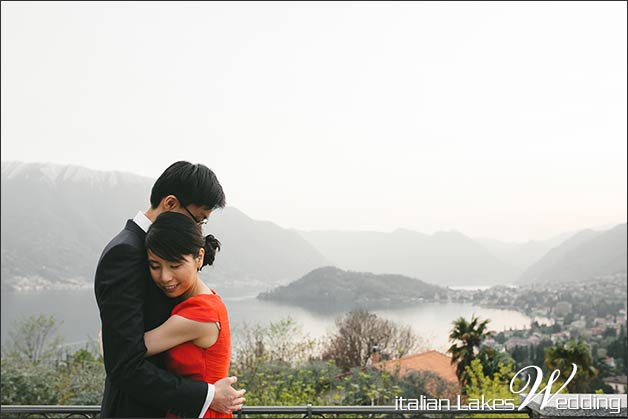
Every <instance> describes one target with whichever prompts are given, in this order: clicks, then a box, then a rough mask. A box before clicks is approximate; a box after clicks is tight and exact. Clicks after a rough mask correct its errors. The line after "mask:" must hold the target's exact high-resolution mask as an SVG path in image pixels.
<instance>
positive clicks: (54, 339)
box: [7, 314, 61, 364]
mask: <svg viewBox="0 0 628 419" xmlns="http://www.w3.org/2000/svg"><path fill="white" fill-rule="evenodd" d="M59 326H60V323H59V322H58V321H57V319H56V318H55V317H54V316H45V315H43V314H40V315H39V316H31V317H28V318H26V319H23V320H22V321H20V322H19V323H18V324H17V325H15V327H14V329H13V330H11V331H10V332H9V336H10V338H11V341H10V343H9V345H8V347H7V349H8V351H7V353H8V354H9V356H11V357H19V358H22V359H25V360H28V361H30V362H32V363H35V364H36V363H39V362H40V361H43V360H50V359H51V357H53V356H54V355H55V354H56V353H57V352H58V349H59V346H60V345H61V339H60V338H59V337H58V336H55V334H56V332H57V330H58V328H59Z"/></svg>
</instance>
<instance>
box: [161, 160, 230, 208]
mask: <svg viewBox="0 0 628 419" xmlns="http://www.w3.org/2000/svg"><path fill="white" fill-rule="evenodd" d="M168 195H174V196H176V197H177V199H178V200H179V202H181V205H183V206H185V205H190V204H195V205H204V206H207V207H209V208H211V209H216V208H224V207H225V205H226V199H225V193H224V192H223V190H222V186H221V185H220V182H218V178H217V177H216V174H215V173H214V172H212V171H211V169H209V168H208V167H207V166H205V165H202V164H192V163H190V162H187V161H178V162H176V163H173V164H171V165H170V167H168V168H167V169H166V170H165V171H164V172H163V173H162V174H161V176H159V178H158V179H157V180H156V181H155V184H154V185H153V189H152V190H151V193H150V205H151V207H153V208H157V206H158V205H159V203H160V202H161V200H162V199H164V198H165V197H166V196H168Z"/></svg>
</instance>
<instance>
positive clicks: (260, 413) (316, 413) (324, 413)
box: [0, 404, 533, 419]
mask: <svg viewBox="0 0 628 419" xmlns="http://www.w3.org/2000/svg"><path fill="white" fill-rule="evenodd" d="M473 414H475V415H477V414H481V415H482V417H489V418H490V417H528V418H529V417H533V414H532V412H531V411H530V410H529V409H527V408H526V409H524V410H522V411H512V410H492V411H485V410H466V409H443V410H399V409H396V408H395V406H313V405H311V404H308V405H305V406H245V407H243V408H242V410H239V411H237V412H234V415H233V416H234V418H256V417H271V418H273V417H282V418H301V419H314V418H342V417H351V418H400V419H403V418H443V419H444V418H453V417H456V418H466V417H471V415H473ZM99 415H100V406H43V405H42V406H2V407H1V411H0V417H1V418H7V419H8V418H11V419H23V418H24V419H26V418H33V419H34V418H88V419H92V418H98V417H99Z"/></svg>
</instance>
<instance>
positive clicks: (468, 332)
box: [448, 316, 492, 388]
mask: <svg viewBox="0 0 628 419" xmlns="http://www.w3.org/2000/svg"><path fill="white" fill-rule="evenodd" d="M489 322H490V320H489V319H486V320H482V321H480V319H479V318H478V317H476V316H472V317H471V321H469V322H468V321H467V320H466V319H465V318H464V317H459V318H458V319H456V320H455V321H454V322H453V326H454V327H453V329H451V332H450V333H449V340H450V342H452V345H451V346H450V347H449V349H448V352H449V353H451V363H452V364H454V363H455V364H456V375H457V376H458V380H459V381H460V384H461V385H462V386H463V388H464V387H465V386H466V385H467V384H468V383H469V377H468V374H467V370H466V368H467V366H469V365H471V361H473V360H474V359H475V358H476V356H477V353H478V352H479V348H480V346H481V344H482V341H483V340H484V339H485V338H486V337H488V336H491V335H492V332H490V331H489V330H488V323H489Z"/></svg>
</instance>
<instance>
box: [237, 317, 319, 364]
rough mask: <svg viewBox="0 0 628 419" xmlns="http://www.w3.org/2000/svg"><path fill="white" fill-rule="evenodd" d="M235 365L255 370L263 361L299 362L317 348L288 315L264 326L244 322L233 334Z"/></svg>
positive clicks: (312, 340)
mask: <svg viewBox="0 0 628 419" xmlns="http://www.w3.org/2000/svg"><path fill="white" fill-rule="evenodd" d="M233 336H234V337H235V339H234V359H235V362H234V367H235V368H236V369H239V370H255V368H256V367H257V366H258V365H259V364H260V363H263V362H274V363H284V364H286V365H289V366H293V367H294V366H300V365H302V364H303V363H305V362H306V361H308V360H309V359H310V358H312V357H313V356H314V354H315V352H316V349H317V348H316V341H315V340H314V339H310V338H309V336H308V335H306V334H304V333H303V330H302V327H301V325H300V324H298V323H296V322H295V321H294V320H292V319H291V318H290V317H288V318H285V319H281V320H280V321H278V322H273V323H270V324H269V325H267V326H262V325H260V324H255V325H252V326H251V325H248V324H244V325H242V326H241V328H239V329H238V330H237V332H236V333H234V334H233Z"/></svg>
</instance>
